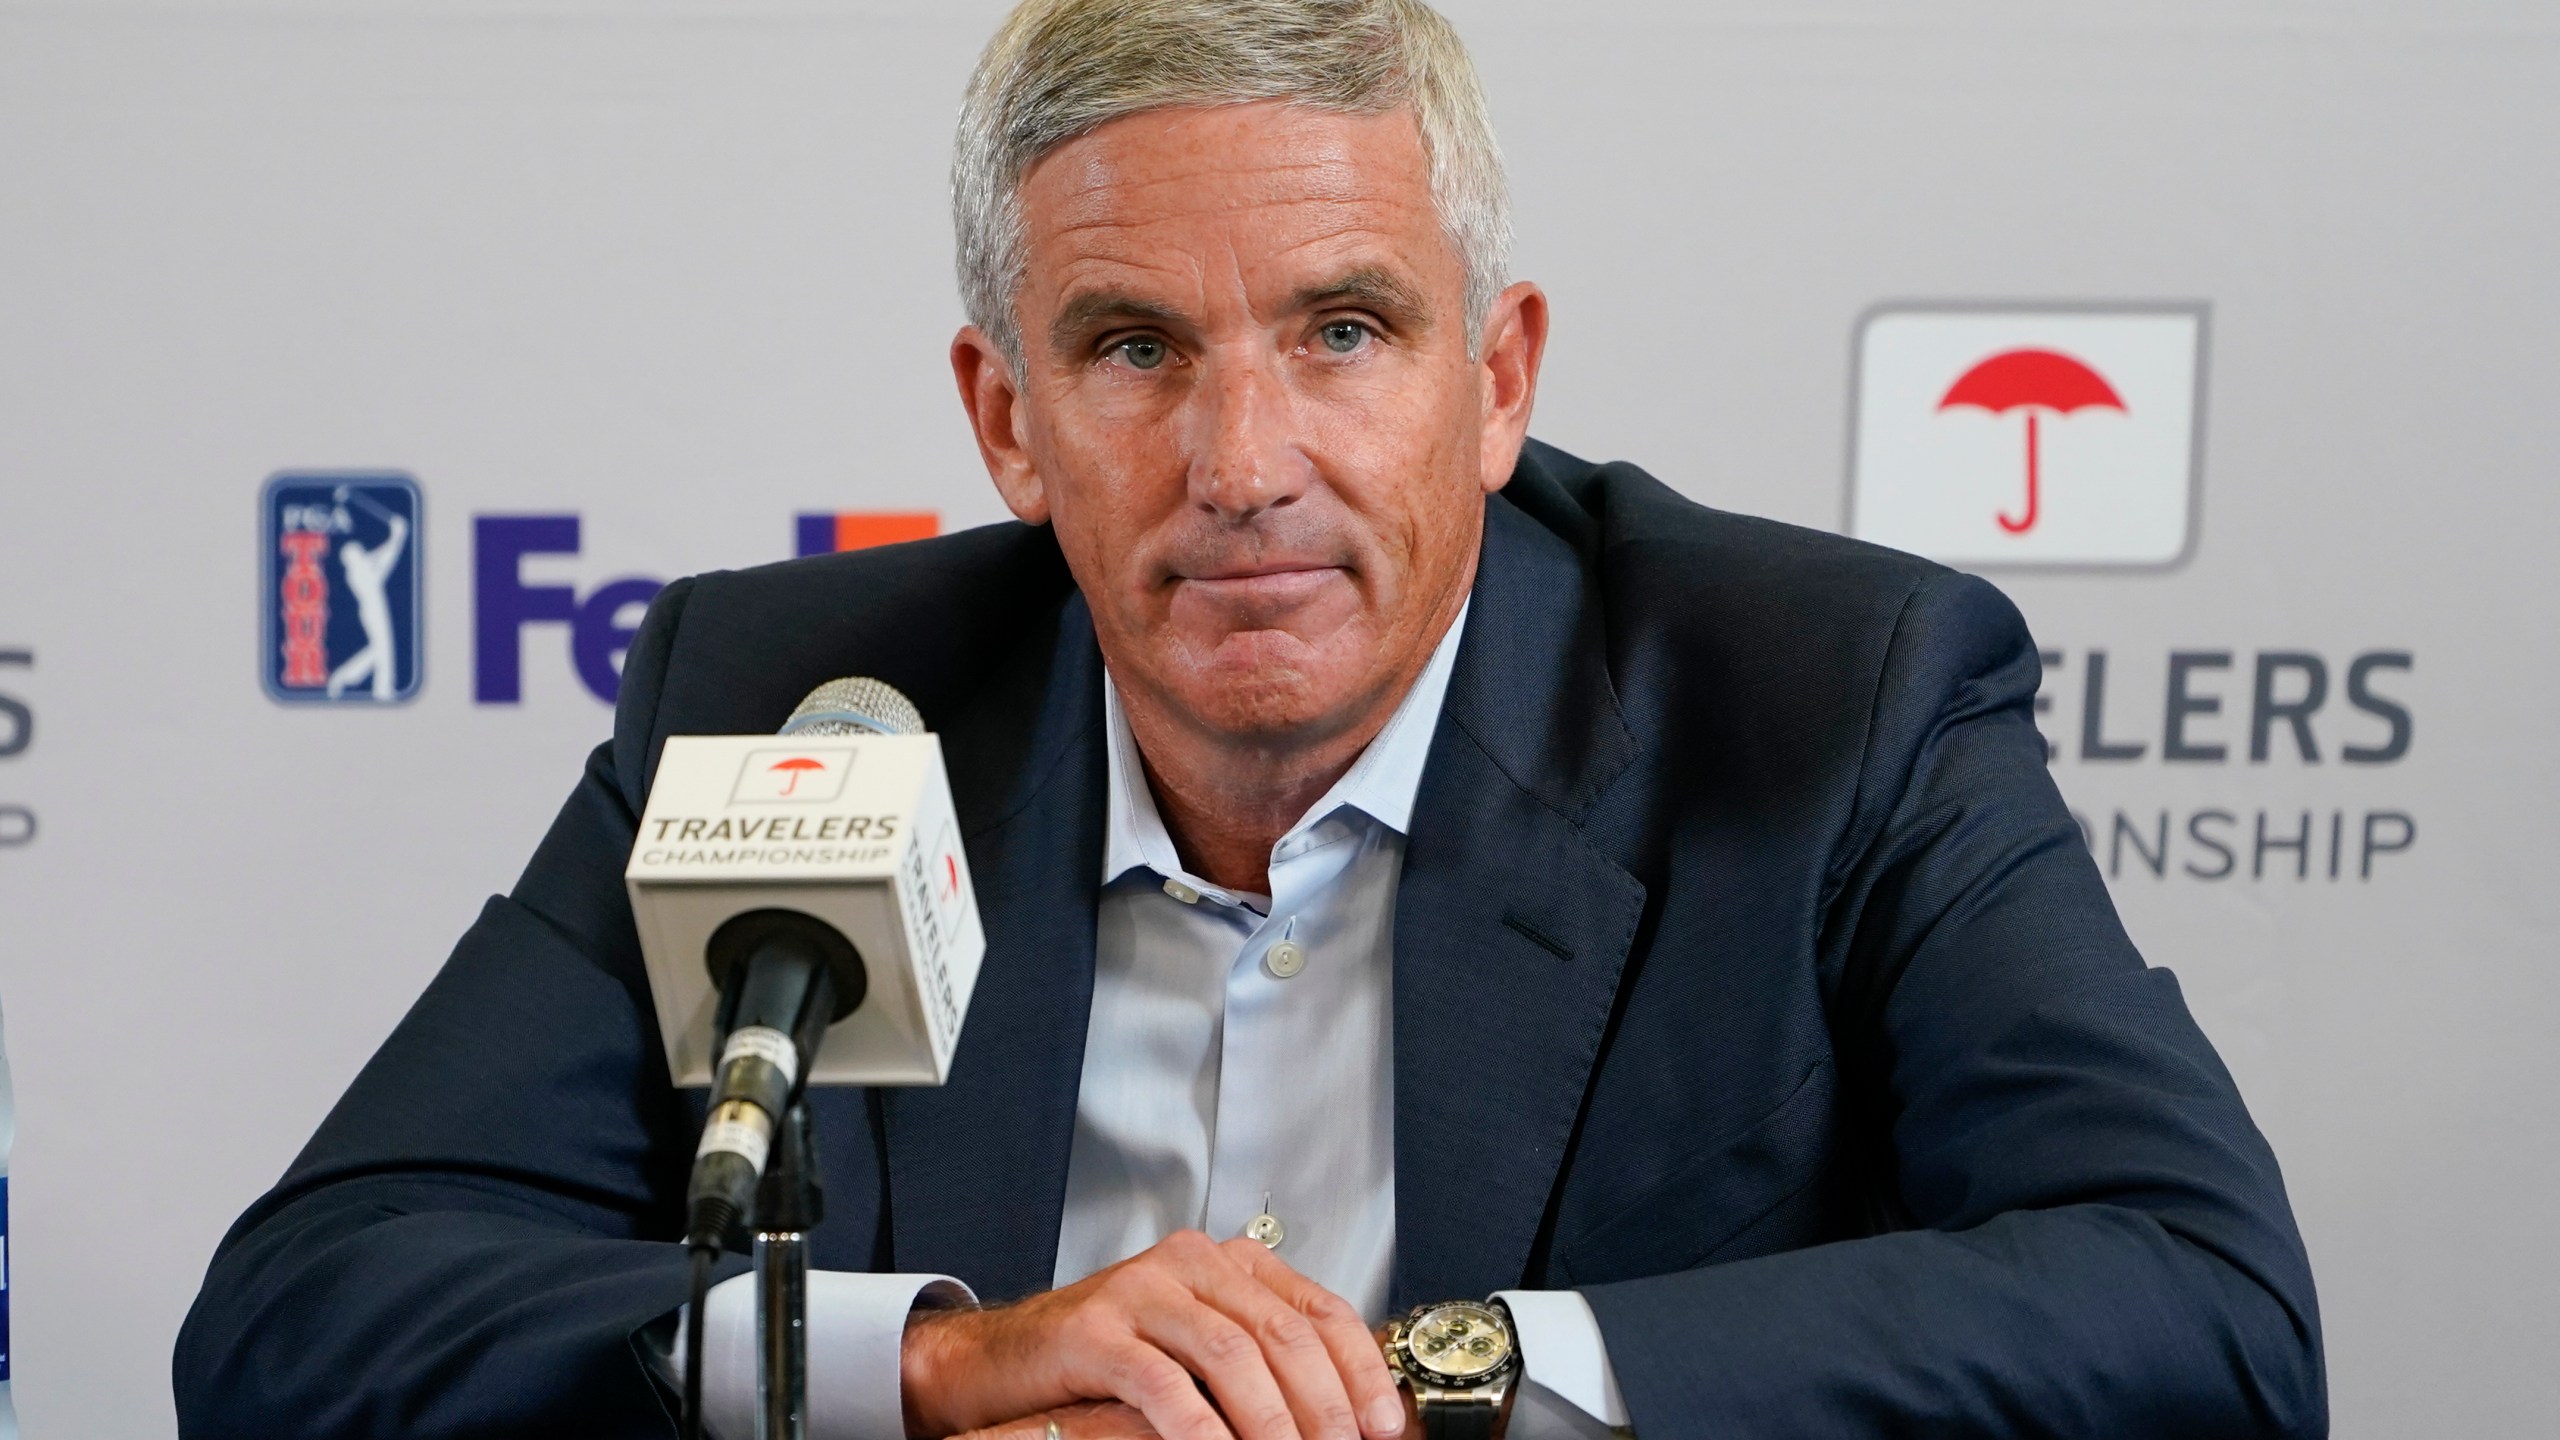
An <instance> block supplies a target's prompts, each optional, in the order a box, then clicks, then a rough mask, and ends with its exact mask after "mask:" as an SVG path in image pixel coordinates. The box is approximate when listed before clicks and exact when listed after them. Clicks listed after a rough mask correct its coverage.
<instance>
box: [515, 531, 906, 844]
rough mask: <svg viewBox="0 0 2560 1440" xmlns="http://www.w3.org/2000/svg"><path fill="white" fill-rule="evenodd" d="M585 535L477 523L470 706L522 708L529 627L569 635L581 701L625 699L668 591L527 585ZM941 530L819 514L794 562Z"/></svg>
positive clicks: (647, 581)
mask: <svg viewBox="0 0 2560 1440" xmlns="http://www.w3.org/2000/svg"><path fill="white" fill-rule="evenodd" d="M582 529H583V527H582V526H581V525H580V523H579V517H578V516H576V515H573V514H571V515H479V516H475V517H473V519H472V522H471V539H472V558H471V596H472V622H471V646H472V698H473V699H474V700H475V701H477V702H478V703H480V704H482V705H516V704H521V703H522V702H523V700H524V639H525V631H526V629H527V627H529V626H551V625H557V626H560V627H562V628H563V629H564V630H565V631H566V632H567V636H568V641H569V660H570V664H571V666H572V667H573V668H574V669H575V670H576V671H577V674H578V682H579V683H580V684H581V685H583V686H585V687H586V689H587V693H589V694H591V695H593V696H595V697H596V698H597V699H598V700H601V701H603V702H605V703H606V704H608V705H610V704H612V703H613V701H614V698H615V697H616V696H617V695H619V694H620V693H621V691H622V659H623V655H624V653H625V652H627V651H628V650H629V649H630V648H631V640H632V637H633V636H635V635H636V634H638V633H639V630H640V620H641V617H642V616H644V615H646V614H647V613H648V609H649V602H650V601H651V600H654V599H656V598H657V595H658V592H659V591H660V590H663V589H665V588H666V583H667V582H665V581H664V580H660V579H656V578H654V577H651V576H646V575H624V576H619V577H617V578H614V579H611V580H606V581H604V582H602V583H600V584H598V585H596V586H595V587H594V588H592V589H589V590H587V591H585V592H584V593H581V592H580V591H579V590H578V589H577V588H576V587H575V586H571V585H552V584H535V583H532V582H530V581H528V580H527V579H526V578H525V561H526V560H527V558H528V557H532V556H537V555H559V556H574V555H577V554H578V553H579V552H580V549H581V544H580V540H581V531H582ZM940 529H941V517H940V516H938V515H937V514H935V513H934V512H933V511H930V510H920V511H821V512H814V513H808V514H802V515H798V516H795V517H794V523H793V538H794V540H795V541H796V544H795V546H794V548H795V550H796V551H797V553H798V554H800V555H804V556H807V555H823V554H829V553H833V552H835V551H839V550H860V549H865V548H867V547H869V546H873V545H888V544H894V543H896V542H898V541H902V540H920V539H924V538H926V537H928V536H931V535H933V534H936V533H937V532H938V531H939V530H940ZM774 798H786V797H781V796H776V797H774ZM787 798H794V799H796V798H799V796H798V795H797V794H796V793H795V794H794V795H792V796H790V797H787Z"/></svg>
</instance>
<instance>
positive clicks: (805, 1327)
mask: <svg viewBox="0 0 2560 1440" xmlns="http://www.w3.org/2000/svg"><path fill="white" fill-rule="evenodd" d="M825 1212H826V1196H825V1195H824V1193H823V1192H821V1191H820V1189H819V1187H818V1156H817V1145H816V1141H815V1139H814V1138H813V1137H812V1134H811V1132H810V1126H809V1106H808V1103H807V1102H806V1101H801V1102H799V1103H796V1104H794V1105H793V1106H792V1107H791V1109H790V1112H789V1113H788V1114H786V1115H784V1116H783V1117H782V1126H781V1133H780V1134H778V1135H776V1136H774V1146H773V1160H772V1163H771V1164H769V1165H767V1166H766V1167H765V1172H764V1179H763V1181H762V1182H761V1184H760V1185H759V1186H758V1188H757V1191H756V1440H808V1435H809V1232H810V1231H811V1230H814V1229H816V1228H817V1225H818V1222H819V1220H821V1219H823V1218H825Z"/></svg>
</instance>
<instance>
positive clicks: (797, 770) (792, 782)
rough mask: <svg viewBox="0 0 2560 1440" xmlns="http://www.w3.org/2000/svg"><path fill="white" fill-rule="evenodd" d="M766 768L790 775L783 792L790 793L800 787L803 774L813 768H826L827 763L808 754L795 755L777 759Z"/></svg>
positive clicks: (784, 784) (784, 783)
mask: <svg viewBox="0 0 2560 1440" xmlns="http://www.w3.org/2000/svg"><path fill="white" fill-rule="evenodd" d="M764 768H766V769H767V770H780V771H782V772H784V773H785V774H786V775H788V776H789V777H790V778H789V779H787V780H786V781H784V782H783V786H782V793H783V794H785V795H788V794H790V793H791V792H792V791H794V790H797V789H799V788H800V777H801V776H803V775H806V774H808V773H809V772H810V771H812V770H824V769H826V768H827V763H826V762H825V761H823V760H812V759H810V758H809V757H808V756H806V755H794V756H792V757H791V758H790V759H788V760H776V761H774V762H773V763H772V764H770V765H767V766H766V767H764Z"/></svg>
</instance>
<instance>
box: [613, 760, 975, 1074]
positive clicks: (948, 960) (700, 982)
mask: <svg viewBox="0 0 2560 1440" xmlns="http://www.w3.org/2000/svg"><path fill="white" fill-rule="evenodd" d="M626 874H627V876H628V878H629V883H630V887H631V910H632V914H633V916H634V917H635V918H636V919H637V920H638V922H639V926H640V941H641V946H642V949H643V951H644V952H645V953H646V955H647V957H648V962H649V988H650V991H651V993H652V994H653V995H654V997H655V999H656V1002H657V1006H658V1020H659V1025H660V1028H661V1031H662V1033H663V1034H664V1035H665V1037H666V1041H667V1070H668V1072H669V1073H670V1074H671V1075H673V1076H674V1077H675V1081H676V1083H677V1084H679V1085H706V1084H709V1083H710V1081H711V1065H712V1059H713V1055H712V1043H713V1038H714V1037H713V1029H712V1018H713V1017H712V1011H713V1008H714V1005H715V1002H716V1001H717V1000H718V998H719V996H718V992H716V991H715V990H714V989H713V988H712V985H711V980H710V975H709V973H708V972H707V971H705V970H704V968H703V963H702V957H703V951H704V947H705V945H706V944H707V943H708V942H709V940H710V938H711V935H712V932H714V931H715V930H717V929H719V928H720V926H721V924H722V922H724V921H726V920H728V919H729V918H730V917H732V916H734V915H738V914H741V913H744V912H746V911H749V910H754V909H758V908H762V907H768V906H770V907H780V908H784V909H789V910H795V911H799V912H802V913H805V914H809V915H814V916H817V917H818V918H820V919H822V920H824V921H826V922H827V923H828V924H830V925H832V926H834V927H835V929H836V930H837V931H838V932H839V933H841V934H842V935H843V936H844V937H845V938H846V939H848V940H851V941H852V942H853V946H854V949H855V950H856V951H858V952H860V954H861V956H862V959H863V962H864V965H865V967H866V968H867V970H868V971H869V974H870V978H871V991H870V996H869V998H868V999H866V1000H865V1001H864V1002H863V1004H862V1006H861V1008H860V1009H858V1010H856V1011H855V1012H854V1013H853V1014H852V1015H850V1016H847V1017H846V1018H845V1019H843V1020H841V1021H839V1022H837V1023H836V1024H835V1026H834V1027H832V1028H831V1029H829V1030H828V1032H827V1038H826V1041H825V1043H824V1044H822V1045H821V1046H820V1047H819V1049H818V1054H817V1058H816V1059H815V1060H814V1061H813V1062H811V1064H810V1065H809V1067H808V1068H809V1081H810V1083H812V1084H818V1085H938V1084H941V1083H942V1081H943V1079H944V1078H945V1077H946V1076H947V1075H949V1073H950V1069H951V1050H952V1046H953V1045H954V1044H956V1043H957V1042H958V1040H959V1038H960V1021H961V1016H962V1015H963V1014H964V1013H965V1012H966V1011H967V1009H968V1005H969V993H970V991H971V989H972V988H973V987H974V986H975V985H976V984H977V978H978V960H979V957H980V956H981V955H983V954H984V953H985V951H986V938H985V936H984V935H983V934H982V933H980V931H979V928H978V910H977V906H976V904H975V903H974V902H973V901H972V899H971V895H970V890H969V865H968V859H967V856H966V852H965V851H963V850H962V849H961V846H960V835H959V830H958V827H957V825H956V824H955V822H954V820H953V818H952V813H951V794H950V785H949V782H947V781H946V780H945V779H944V778H943V770H942V747H941V744H940V742H939V741H937V740H936V739H935V738H934V737H933V736H931V735H865V736H861V737H858V738H856V737H842V738H830V739H812V738H798V737H786V738H784V739H781V740H777V739H776V738H775V737H773V736H770V735H675V736H670V737H668V739H667V745H666V749H665V751H664V752H663V753H662V755H661V756H660V758H659V761H658V773H657V779H656V781H655V783H653V784H652V785H651V787H650V790H649V806H648V809H647V811H646V812H645V813H644V814H642V815H641V817H640V838H639V842H638V844H636V845H635V846H634V847H633V848H632V851H631V865H630V868H629V870H628V871H627V872H626Z"/></svg>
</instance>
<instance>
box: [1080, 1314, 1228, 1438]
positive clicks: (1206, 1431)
mask: <svg viewBox="0 0 2560 1440" xmlns="http://www.w3.org/2000/svg"><path fill="white" fill-rule="evenodd" d="M1105 1385H1106V1388H1108V1389H1109V1390H1110V1391H1111V1393H1112V1394H1114V1395H1117V1396H1119V1397H1120V1399H1121V1400H1122V1401H1124V1402H1126V1403H1127V1404H1128V1405H1130V1406H1131V1407H1133V1408H1135V1409H1136V1410H1137V1411H1138V1413H1139V1414H1140V1415H1142V1416H1143V1417H1145V1420H1146V1422H1147V1424H1148V1425H1150V1426H1152V1427H1154V1429H1155V1431H1156V1433H1157V1434H1159V1435H1162V1436H1163V1437H1164V1440H1235V1435H1234V1432H1233V1431H1231V1430H1229V1429H1228V1428H1227V1422H1226V1421H1225V1420H1224V1419H1222V1418H1220V1416H1219V1414H1218V1412H1217V1410H1216V1408H1215V1407H1213V1406H1211V1405H1210V1403H1209V1401H1208V1399H1207V1397H1205V1396H1203V1395H1202V1394H1201V1393H1200V1386H1199V1385H1198V1383H1197V1382H1195V1381H1194V1380H1193V1379H1192V1378H1191V1372H1190V1371H1188V1370H1186V1369H1184V1368H1182V1363H1181V1362H1180V1361H1179V1360H1176V1359H1175V1358H1174V1357H1173V1356H1171V1355H1168V1354H1166V1353H1165V1352H1164V1351H1163V1350H1162V1349H1160V1348H1158V1347H1157V1346H1155V1345H1152V1344H1149V1343H1146V1342H1145V1341H1143V1340H1138V1339H1130V1340H1126V1341H1123V1342H1122V1343H1121V1344H1120V1345H1118V1346H1116V1347H1114V1349H1113V1351H1112V1353H1111V1354H1110V1355H1109V1357H1108V1359H1107V1363H1106V1366H1105Z"/></svg>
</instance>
